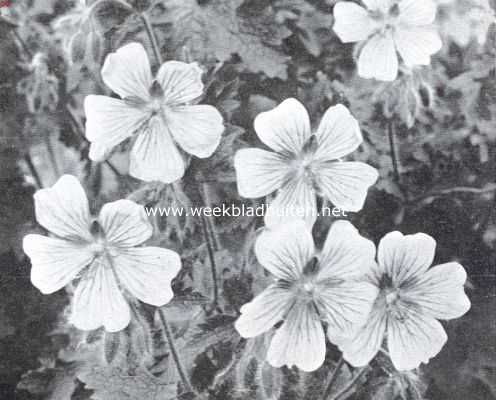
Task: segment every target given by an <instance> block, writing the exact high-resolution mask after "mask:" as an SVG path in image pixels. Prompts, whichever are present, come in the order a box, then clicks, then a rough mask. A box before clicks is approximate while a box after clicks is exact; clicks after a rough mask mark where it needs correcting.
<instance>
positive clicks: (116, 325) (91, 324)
mask: <svg viewBox="0 0 496 400" xmlns="http://www.w3.org/2000/svg"><path fill="white" fill-rule="evenodd" d="M102 262H103V261H102V260H101V259H98V260H96V261H95V262H94V263H93V265H92V266H91V267H90V270H88V272H87V273H86V274H85V275H84V276H83V278H82V279H81V281H80V282H79V284H78V286H77V288H76V290H75V292H74V299H73V303H72V315H71V318H70V322H71V323H72V324H74V325H75V326H76V327H77V328H78V329H81V330H85V331H91V330H94V329H97V328H99V327H100V326H102V325H103V326H104V327H105V330H106V331H107V332H118V331H121V330H123V329H124V328H126V327H127V326H128V325H129V322H130V321H131V312H130V309H129V305H128V303H127V302H126V300H125V299H124V296H123V295H122V293H121V291H120V289H119V286H118V285H117V281H116V278H115V275H114V271H113V269H112V268H111V267H110V265H104V264H103V263H102Z"/></svg>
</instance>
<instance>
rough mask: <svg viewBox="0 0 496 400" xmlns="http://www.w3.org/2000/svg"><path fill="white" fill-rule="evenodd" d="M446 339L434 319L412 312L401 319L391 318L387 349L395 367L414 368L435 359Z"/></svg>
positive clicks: (442, 330)
mask: <svg viewBox="0 0 496 400" xmlns="http://www.w3.org/2000/svg"><path fill="white" fill-rule="evenodd" d="M447 340H448V337H447V336H446V332H445V331H444V328H443V326H442V325H441V324H440V323H439V322H438V321H437V320H436V319H434V318H432V317H429V316H427V315H421V314H417V313H415V312H411V313H409V314H408V316H407V317H406V318H403V319H402V320H398V319H394V318H390V319H389V324H388V348H389V355H390V356H391V361H392V362H393V365H394V367H395V368H396V369H397V370H399V371H403V370H411V369H414V368H417V367H418V366H419V365H420V363H421V362H423V363H427V362H429V359H430V358H432V357H434V356H436V355H437V354H438V353H439V352H440V351H441V349H442V348H443V346H444V344H445V343H446V341H447Z"/></svg>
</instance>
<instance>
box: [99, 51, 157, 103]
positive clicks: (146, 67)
mask: <svg viewBox="0 0 496 400" xmlns="http://www.w3.org/2000/svg"><path fill="white" fill-rule="evenodd" d="M102 79H103V82H105V84H106V85H107V86H108V87H109V88H110V89H112V90H113V91H114V92H115V93H117V94H118V95H119V96H121V98H123V99H124V98H126V97H139V98H140V99H142V100H148V99H149V98H150V94H149V89H150V87H151V85H152V80H153V78H152V72H151V68H150V61H149V60H148V55H147V53H146V50H145V48H144V47H143V46H142V45H141V44H140V43H129V44H127V45H125V46H122V47H121V48H119V49H118V50H117V51H116V52H115V53H110V54H109V55H108V56H107V58H106V59H105V63H104V64H103V68H102Z"/></svg>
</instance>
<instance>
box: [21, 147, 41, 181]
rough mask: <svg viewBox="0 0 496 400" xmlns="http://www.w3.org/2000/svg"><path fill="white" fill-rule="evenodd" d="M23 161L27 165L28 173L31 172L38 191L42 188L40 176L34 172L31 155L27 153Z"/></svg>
mask: <svg viewBox="0 0 496 400" xmlns="http://www.w3.org/2000/svg"><path fill="white" fill-rule="evenodd" d="M24 161H26V164H27V165H28V168H29V171H30V172H31V175H33V178H34V180H35V182H36V185H37V186H38V188H39V189H41V188H42V187H43V182H42V181H41V178H40V174H38V171H37V170H36V167H35V166H34V163H33V160H32V158H31V155H30V154H29V152H27V153H26V154H25V155H24Z"/></svg>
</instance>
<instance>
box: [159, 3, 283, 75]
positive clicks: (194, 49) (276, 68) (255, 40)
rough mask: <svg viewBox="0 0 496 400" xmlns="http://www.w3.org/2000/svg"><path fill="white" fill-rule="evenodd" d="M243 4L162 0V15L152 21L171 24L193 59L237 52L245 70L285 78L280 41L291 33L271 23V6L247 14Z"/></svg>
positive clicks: (223, 56) (219, 57)
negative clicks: (242, 6) (160, 17)
mask: <svg viewBox="0 0 496 400" xmlns="http://www.w3.org/2000/svg"><path fill="white" fill-rule="evenodd" d="M243 3H244V1H243V0H232V1H227V2H226V1H223V0H212V1H208V2H202V3H200V2H197V1H196V0H165V1H164V2H163V6H164V7H165V10H164V11H163V12H162V15H163V18H162V19H156V20H155V23H157V24H160V23H171V24H173V32H174V33H173V36H174V41H175V43H176V45H177V46H179V45H185V46H187V47H188V49H189V50H190V52H191V53H192V55H193V56H194V58H195V59H198V60H203V59H206V58H207V59H208V58H211V57H212V56H213V57H214V58H216V59H217V60H219V61H221V62H223V61H226V60H229V59H230V58H231V57H232V55H233V54H238V55H239V56H240V57H241V59H242V61H243V63H244V65H245V66H246V67H247V68H248V70H250V71H252V72H264V73H265V74H267V76H269V77H279V78H282V79H285V78H286V77H287V71H286V62H287V61H288V57H287V56H286V55H284V53H283V52H282V50H281V48H282V40H283V39H285V38H287V37H288V36H289V35H290V34H291V32H290V31H289V30H288V29H286V28H285V27H284V26H283V25H278V24H277V23H274V10H273V9H272V8H271V7H270V6H269V7H264V8H263V9H262V10H258V9H257V10H256V11H253V13H250V14H248V13H241V12H240V10H239V7H240V6H241V5H242V4H243ZM253 9H254V7H253V8H252V10H253Z"/></svg>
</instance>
